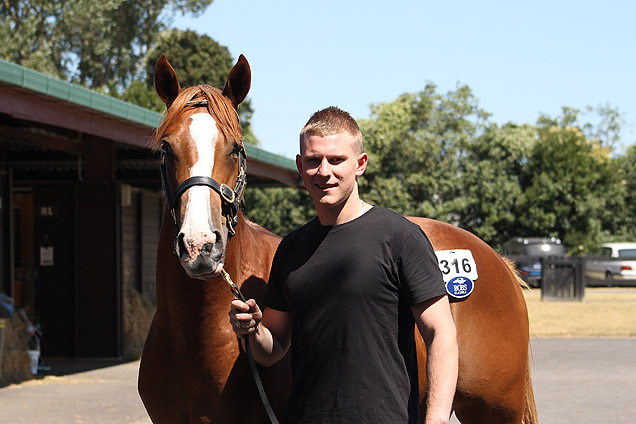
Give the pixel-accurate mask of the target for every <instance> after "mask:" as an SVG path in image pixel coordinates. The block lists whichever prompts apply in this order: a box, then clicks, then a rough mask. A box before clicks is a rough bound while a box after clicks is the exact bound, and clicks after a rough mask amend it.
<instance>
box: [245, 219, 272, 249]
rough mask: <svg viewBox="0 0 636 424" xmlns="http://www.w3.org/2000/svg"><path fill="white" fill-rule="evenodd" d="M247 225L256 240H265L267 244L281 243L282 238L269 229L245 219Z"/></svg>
mask: <svg viewBox="0 0 636 424" xmlns="http://www.w3.org/2000/svg"><path fill="white" fill-rule="evenodd" d="M245 224H246V225H247V226H248V228H249V229H250V232H251V233H252V235H253V236H254V237H256V238H259V239H262V240H265V241H267V242H270V243H273V244H276V245H278V244H279V243H280V240H281V237H280V236H277V235H276V234H274V233H272V232H271V231H269V230H268V229H267V228H265V227H262V226H260V225H258V224H257V223H255V222H253V221H250V220H249V219H245Z"/></svg>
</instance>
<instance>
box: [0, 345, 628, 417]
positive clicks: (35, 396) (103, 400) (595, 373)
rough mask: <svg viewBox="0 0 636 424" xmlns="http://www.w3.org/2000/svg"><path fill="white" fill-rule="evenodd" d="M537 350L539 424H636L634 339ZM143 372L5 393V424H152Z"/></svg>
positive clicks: (130, 366) (0, 392)
mask: <svg viewBox="0 0 636 424" xmlns="http://www.w3.org/2000/svg"><path fill="white" fill-rule="evenodd" d="M532 350H533V355H534V388H535V397H536V400H537V409H538V411H539V422H540V423H541V424H565V423H568V424H569V423H577V424H598V423H636V338H632V339H541V340H533V342H532ZM102 366H103V364H102ZM138 366H139V363H138V362H130V363H126V364H118V365H114V366H107V367H104V368H100V369H96V370H92V371H87V372H79V373H73V374H68V375H66V376H61V377H60V376H58V377H55V376H48V377H46V378H44V379H41V380H33V381H29V382H26V383H23V384H20V385H14V386H8V387H5V388H2V389H0V423H12V424H150V420H149V419H148V416H147V415H146V412H145V410H144V408H143V405H142V403H141V400H140V399H139V396H138V395H137V386H136V384H137V369H138ZM453 422H455V423H457V421H456V420H455V421H453Z"/></svg>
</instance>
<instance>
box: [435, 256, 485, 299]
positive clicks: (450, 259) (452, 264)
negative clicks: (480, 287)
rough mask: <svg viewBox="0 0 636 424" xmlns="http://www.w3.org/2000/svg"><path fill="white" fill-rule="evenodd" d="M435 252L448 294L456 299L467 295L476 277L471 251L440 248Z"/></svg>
mask: <svg viewBox="0 0 636 424" xmlns="http://www.w3.org/2000/svg"><path fill="white" fill-rule="evenodd" d="M435 254H436V255H437V260H438V262H439V270H440V271H441V272H442V277H443V278H444V283H446V291H447V292H448V294H449V295H451V296H452V297H455V298H457V299H462V298H465V297H468V296H469V295H470V294H471V293H472V291H473V288H474V284H473V282H474V281H475V280H476V279H477V278H478V275H477V264H476V263H475V259H474V258H473V254H472V253H471V251H470V250H466V249H458V250H440V251H437V252H435Z"/></svg>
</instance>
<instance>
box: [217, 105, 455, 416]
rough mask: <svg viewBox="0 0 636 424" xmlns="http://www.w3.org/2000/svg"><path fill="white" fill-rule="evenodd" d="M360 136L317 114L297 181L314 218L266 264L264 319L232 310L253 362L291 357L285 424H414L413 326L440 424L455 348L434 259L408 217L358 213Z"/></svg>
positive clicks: (367, 209) (252, 307)
mask: <svg viewBox="0 0 636 424" xmlns="http://www.w3.org/2000/svg"><path fill="white" fill-rule="evenodd" d="M367 161H368V157H367V154H366V153H364V152H363V150H362V134H361V133H360V129H359V128H358V125H357V123H356V122H355V120H354V119H353V118H352V117H351V116H350V115H349V114H348V113H346V112H344V111H342V110H340V109H338V108H336V107H329V108H327V109H323V110H321V111H318V112H316V113H315V114H314V115H312V117H311V118H310V119H309V121H308V122H307V124H306V125H305V127H304V128H303V130H302V131H301V133H300V155H298V156H297V157H296V165H297V167H298V171H299V172H300V175H301V176H302V178H303V180H304V184H305V187H306V188H307V190H308V191H309V194H310V195H311V197H312V199H313V200H314V203H315V206H316V212H317V215H318V216H317V218H315V219H313V220H312V221H310V222H308V223H307V224H305V225H304V226H303V227H301V228H299V229H297V230H295V231H292V232H291V233H289V234H288V235H287V236H286V237H285V238H284V239H283V240H282V241H281V243H280V246H279V248H278V250H277V252H276V255H275V257H274V262H273V266H272V271H271V274H270V281H269V284H268V287H267V292H266V295H265V300H264V306H265V309H264V311H262V312H261V309H260V308H259V306H258V305H257V304H256V302H255V301H254V300H253V299H250V300H248V301H247V303H243V302H240V301H238V300H235V301H233V302H232V309H231V311H230V314H229V315H230V322H231V324H232V328H233V329H234V331H235V332H236V334H237V335H241V336H242V335H245V334H248V335H249V337H250V343H251V345H252V350H253V353H254V358H255V360H256V361H258V362H259V363H261V364H263V365H271V364H273V363H275V362H276V361H278V360H280V359H281V358H282V357H283V356H284V355H285V353H286V352H287V350H288V349H289V348H290V347H291V354H292V374H293V385H292V393H291V396H290V399H289V402H288V407H287V412H286V421H287V422H288V423H294V424H297V423H387V424H389V423H390V424H394V423H419V418H418V401H419V394H418V380H417V359H416V354H415V339H414V324H417V326H418V328H419V331H420V333H421V334H422V337H423V338H424V340H425V342H426V346H427V355H428V356H427V376H428V383H429V386H428V387H429V395H428V399H427V414H426V423H431V424H432V423H448V422H449V419H450V414H451V406H452V401H453V396H454V393H455V384H456V381H457V368H458V364H457V358H458V354H457V341H456V331H455V325H454V322H453V319H452V316H451V313H450V307H449V303H448V297H447V296H446V292H445V289H444V283H443V280H442V277H441V273H440V271H439V268H438V264H437V259H436V257H435V254H434V252H433V248H432V247H431V244H430V242H429V240H428V238H427V237H426V236H425V235H424V233H423V232H422V230H421V229H420V228H419V227H418V226H417V225H415V224H413V223H411V222H409V221H408V220H406V219H405V218H404V217H402V216H400V215H398V214H396V213H394V212H391V211H389V210H387V209H384V208H382V207H379V206H372V205H369V204H367V203H365V202H364V201H363V200H362V199H361V198H360V197H359V195H358V181H357V179H358V177H359V176H361V175H362V174H363V173H364V171H365V168H366V166H367Z"/></svg>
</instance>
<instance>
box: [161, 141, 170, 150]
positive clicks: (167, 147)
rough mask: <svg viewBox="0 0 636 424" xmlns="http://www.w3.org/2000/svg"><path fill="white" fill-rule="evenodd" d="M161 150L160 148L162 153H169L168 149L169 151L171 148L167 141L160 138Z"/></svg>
mask: <svg viewBox="0 0 636 424" xmlns="http://www.w3.org/2000/svg"><path fill="white" fill-rule="evenodd" d="M161 150H162V151H163V152H164V153H170V151H171V149H170V144H169V143H168V142H167V141H165V140H162V141H161Z"/></svg>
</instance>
